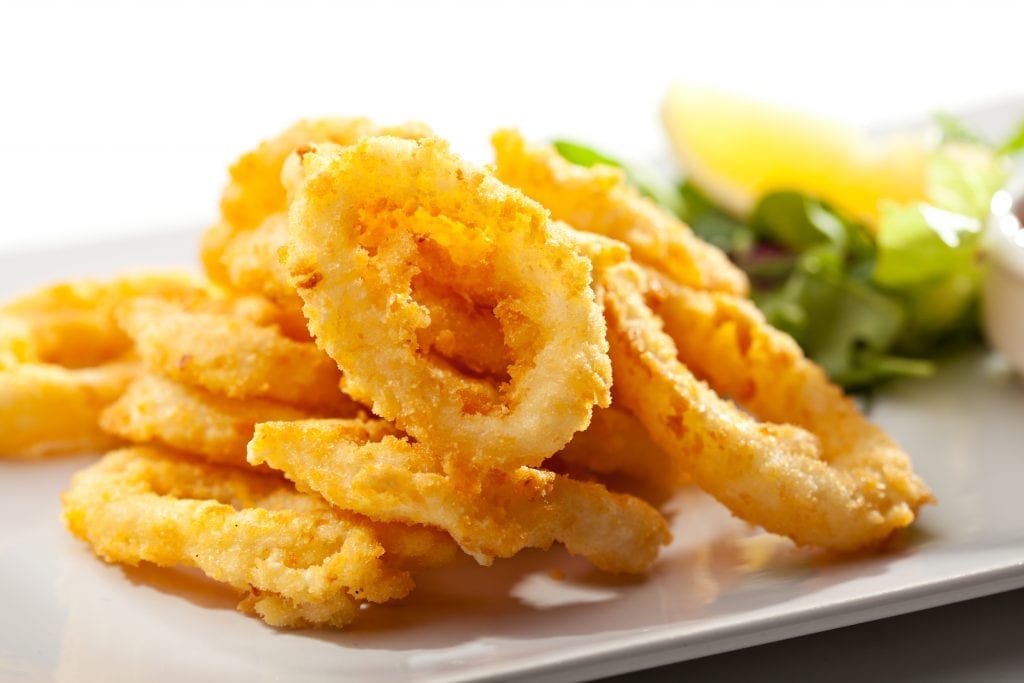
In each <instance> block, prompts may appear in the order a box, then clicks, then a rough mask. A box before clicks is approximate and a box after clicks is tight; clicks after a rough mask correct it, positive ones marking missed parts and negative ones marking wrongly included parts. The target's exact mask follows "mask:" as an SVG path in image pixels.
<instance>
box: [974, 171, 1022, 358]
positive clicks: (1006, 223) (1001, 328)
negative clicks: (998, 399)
mask: <svg viewBox="0 0 1024 683" xmlns="http://www.w3.org/2000/svg"><path fill="white" fill-rule="evenodd" d="M986 252H987V254H988V266H989V268H988V273H987V274H986V277H985V285H984V288H983V290H982V315H983V324H984V328H985V335H986V337H988V340H989V343H990V344H992V346H993V347H994V348H995V349H997V350H998V351H999V352H1000V353H1002V354H1003V355H1004V356H1006V358H1007V359H1008V360H1009V361H1010V363H1011V364H1012V365H1013V366H1014V367H1015V368H1016V369H1017V371H1018V372H1020V373H1024V176H1018V177H1017V178H1016V179H1015V180H1014V181H1012V182H1011V183H1010V184H1009V185H1008V186H1007V188H1006V189H1004V190H1000V191H999V192H997V193H996V195H995V197H993V198H992V210H991V213H990V215H989V220H988V231H987V235H986Z"/></svg>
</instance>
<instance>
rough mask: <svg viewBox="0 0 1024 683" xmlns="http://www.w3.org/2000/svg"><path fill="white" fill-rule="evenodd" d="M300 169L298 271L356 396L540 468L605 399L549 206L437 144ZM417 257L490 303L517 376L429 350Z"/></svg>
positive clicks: (453, 449)
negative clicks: (422, 336) (481, 370)
mask: <svg viewBox="0 0 1024 683" xmlns="http://www.w3.org/2000/svg"><path fill="white" fill-rule="evenodd" d="M291 169H292V171H293V173H292V178H293V180H292V181H291V182H293V183H294V187H295V192H294V195H295V200H294V202H293V204H292V209H291V215H290V219H289V228H290V240H289V244H288V266H289V270H290V272H291V274H292V276H293V278H294V282H295V284H296V285H297V288H298V291H299V294H300V296H301V297H302V299H303V301H304V302H305V306H304V308H303V310H304V312H305V314H306V318H307V319H308V320H309V326H310V331H311V332H312V333H313V335H314V336H315V337H316V339H317V343H318V344H320V345H321V346H322V347H323V348H324V350H326V351H327V353H328V355H330V356H331V357H332V358H334V360H335V361H337V363H338V366H339V367H340V368H341V370H342V374H343V377H344V379H343V382H344V385H343V388H344V389H345V391H346V393H348V394H350V395H351V396H352V397H354V398H355V399H357V400H359V401H362V402H364V403H367V404H368V405H371V407H372V410H373V412H374V413H375V414H377V415H380V416H381V417H384V418H386V419H389V420H394V421H395V422H396V423H397V424H398V426H399V427H400V428H401V429H403V430H405V431H407V432H408V433H409V434H410V435H411V436H413V437H415V438H416V439H417V440H419V441H421V442H424V443H426V444H428V445H434V446H436V447H437V448H438V449H439V452H444V453H450V454H452V455H453V456H455V457H459V458H464V459H467V460H471V461H474V462H475V463H477V464H478V465H479V466H496V467H506V468H509V467H515V466H519V465H537V464H539V463H540V462H541V461H543V460H544V458H546V457H547V456H548V455H550V454H551V453H553V452H554V451H556V450H558V449H559V448H561V447H562V446H564V445H565V444H566V443H567V442H568V441H569V439H570V438H571V437H572V434H573V433H575V432H576V431H578V430H580V429H584V428H586V426H587V424H588V423H589V421H590V413H591V409H592V407H593V406H594V405H606V404H607V403H608V400H609V393H608V390H609V384H610V366H609V363H608V357H607V354H606V341H605V338H604V323H603V321H602V318H601V315H600V308H599V307H598V306H597V304H596V302H595V301H594V295H593V291H592V290H591V288H590V279H591V278H590V274H591V266H590V262H589V261H588V260H587V259H586V258H584V257H583V256H582V255H581V254H580V253H579V251H578V249H577V248H576V247H575V246H574V244H573V242H572V241H571V240H569V239H567V238H565V237H564V235H562V234H561V233H559V232H556V231H554V230H551V229H549V222H548V219H547V214H546V212H545V211H544V209H543V208H542V207H540V206H539V205H538V204H536V203H535V202H532V201H531V200H529V199H527V198H526V197H524V196H523V195H522V194H521V193H519V192H518V191H515V190H512V189H510V188H508V187H506V186H504V185H502V184H501V183H500V182H498V181H497V180H496V179H495V178H493V177H492V176H490V175H488V174H486V173H483V172H481V171H479V170H477V169H475V168H473V167H471V166H469V165H467V164H465V163H464V162H462V161H461V160H460V159H459V158H458V157H456V156H455V155H454V154H452V153H451V152H450V151H449V149H448V146H447V144H446V143H445V142H443V141H442V140H438V139H429V138H428V139H424V140H420V141H419V142H411V141H408V140H402V139H399V138H386V137H379V138H364V139H363V140H362V141H361V142H359V143H357V144H355V145H353V146H351V147H347V148H339V147H337V146H330V145H317V146H313V147H310V148H309V149H307V150H304V152H303V153H302V154H301V155H296V156H295V157H293V165H292V167H291ZM422 254H429V255H430V259H431V260H430V264H431V271H430V272H431V275H432V276H433V277H436V278H437V279H440V280H441V281H442V282H459V283H461V289H460V290H459V291H460V292H461V293H463V294H464V296H466V297H468V298H469V299H471V300H473V301H474V302H475V303H477V304H479V305H481V306H487V307H490V308H491V309H492V310H493V313H494V316H495V317H496V318H497V319H498V321H499V322H500V324H501V328H502V330H503V333H504V340H505V346H506V347H507V349H508V351H509V353H510V355H511V357H512V359H513V361H512V364H511V365H510V366H509V368H508V376H509V381H508V382H502V383H501V384H497V385H496V384H495V383H494V382H490V381H487V380H486V379H482V378H478V377H475V376H471V375H467V374H465V373H463V372H460V371H459V370H458V369H457V368H453V367H452V366H451V364H449V363H446V362H442V361H439V360H438V359H437V358H434V357H433V356H431V355H430V354H425V353H423V352H422V350H421V349H420V346H419V341H418V334H419V331H420V330H422V329H423V328H426V327H429V325H430V311H429V309H427V308H426V307H424V306H423V305H421V304H420V303H419V302H418V301H417V300H416V299H415V297H414V293H413V291H412V280H413V278H414V277H415V275H416V274H417V272H419V271H420V270H421V266H420V265H419V264H420V263H421V261H422ZM554 378H557V381H555V379H554Z"/></svg>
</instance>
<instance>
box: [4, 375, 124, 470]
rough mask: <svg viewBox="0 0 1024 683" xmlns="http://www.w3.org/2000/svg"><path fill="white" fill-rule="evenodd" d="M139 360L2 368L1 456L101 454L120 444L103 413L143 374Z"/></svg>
mask: <svg viewBox="0 0 1024 683" xmlns="http://www.w3.org/2000/svg"><path fill="white" fill-rule="evenodd" d="M138 369H139V365H138V363H137V362H135V361H130V360H126V361H115V362H111V363H107V364H104V365H99V366H97V367H93V368H77V369H69V368H64V367H61V366H59V365H49V364H44V363H19V364H13V365H10V366H8V367H2V366H0V457H17V458H37V457H42V456H47V455H57V454H62V453H76V452H79V453H81V452H85V453H87V452H90V451H94V452H100V451H103V450H106V449H107V448H111V447H113V446H114V445H116V444H117V443H118V442H119V441H120V440H119V439H117V438H115V437H113V436H111V435H110V434H107V433H106V432H104V431H103V430H102V429H100V426H99V416H100V413H101V412H102V411H103V410H104V409H105V408H106V407H107V406H108V405H110V403H112V402H113V401H114V400H116V399H117V397H118V396H120V395H121V393H122V392H123V391H124V389H125V387H126V386H128V384H129V383H130V382H131V381H132V379H133V378H134V377H135V375H136V373H137V372H138Z"/></svg>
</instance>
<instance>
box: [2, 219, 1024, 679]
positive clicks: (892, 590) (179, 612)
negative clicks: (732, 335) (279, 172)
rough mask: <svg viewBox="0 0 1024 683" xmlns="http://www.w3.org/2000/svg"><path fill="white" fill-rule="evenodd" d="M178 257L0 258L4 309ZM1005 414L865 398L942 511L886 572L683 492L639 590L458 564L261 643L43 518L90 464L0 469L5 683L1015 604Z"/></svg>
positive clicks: (625, 649)
mask: <svg viewBox="0 0 1024 683" xmlns="http://www.w3.org/2000/svg"><path fill="white" fill-rule="evenodd" d="M194 243H195V235H192V234H180V235H173V236H167V237H164V238H158V239H146V240H135V241H124V242H121V243H119V244H117V245H116V247H115V248H113V249H112V248H110V247H106V248H100V247H95V248H93V247H90V248H88V249H84V250H83V249H76V250H74V251H71V250H67V251H60V252H50V253H45V254H43V253H40V254H29V255H21V256H18V257H17V258H14V257H5V258H0V296H8V295H10V294H12V293H13V292H14V291H16V289H24V288H26V287H28V286H30V285H31V284H34V283H35V282H38V281H40V280H45V279H49V278H53V277H68V276H72V275H78V274H82V272H83V271H82V270H81V264H83V263H85V264H90V265H89V267H90V268H92V269H93V270H94V271H95V272H110V271H112V270H116V269H117V268H118V267H120V266H124V265H160V264H168V263H177V264H181V263H189V262H190V260H189V258H190V257H188V256H187V254H188V252H189V251H191V245H193V244H194ZM90 252H92V253H90ZM91 256H95V258H90V257H91ZM1021 415H1024V386H1022V382H1021V381H1020V379H1019V378H1017V377H1015V376H1014V375H1013V374H1012V373H1011V372H1010V371H1009V369H1008V367H1007V366H1006V364H1005V362H1003V361H1002V360H1001V359H1000V358H998V357H996V356H971V357H963V358H959V359H956V360H953V361H951V362H949V363H947V364H946V366H944V367H943V369H942V371H941V373H940V374H939V375H938V376H937V377H936V378H934V379H933V380H929V381H923V382H913V383H905V384H902V385H897V386H895V387H892V388H891V389H890V390H888V391H887V392H886V393H885V394H884V395H883V396H881V397H880V398H879V399H878V401H877V402H876V403H875V405H874V407H873V415H872V417H873V418H874V419H876V420H878V421H879V422H881V423H882V424H883V426H885V427H886V428H887V429H888V430H889V431H890V432H891V433H892V434H893V435H894V436H895V437H896V438H897V439H898V440H900V441H901V442H902V444H903V445H904V446H905V447H906V448H907V450H908V451H909V452H910V453H911V454H912V456H913V458H914V461H915V467H916V469H917V470H918V471H919V472H920V473H921V474H922V476H924V478H925V479H926V480H927V481H928V483H929V484H930V485H931V486H932V487H933V489H934V490H935V492H936V494H937V496H938V498H939V500H940V505H939V506H937V507H928V508H927V509H925V510H924V511H923V513H922V515H921V518H920V521H919V523H918V524H917V525H915V526H914V527H913V529H912V530H910V532H909V533H906V534H903V535H901V536H899V537H898V538H896V539H894V541H893V542H892V543H891V547H890V548H889V549H888V551H887V552H886V553H885V554H882V555H878V556H874V557H862V558H855V559H836V558H834V557H830V556H829V555H827V554H825V553H823V552H820V551H816V550H807V549H799V548H795V547H794V546H793V545H792V544H791V543H790V542H788V541H786V540H784V539H780V538H778V537H775V536H771V535H768V534H764V533H760V532H758V531H757V530H755V529H751V528H749V527H747V526H746V525H745V524H743V523H741V522H739V521H737V520H735V519H733V518H731V517H730V515H729V514H728V512H726V511H725V509H724V508H722V507H721V506H719V505H718V504H717V503H715V502H714V501H713V500H711V499H710V498H708V497H707V496H706V495H704V494H703V493H701V492H700V491H697V490H686V491H683V492H681V493H680V494H679V495H678V496H677V497H676V498H674V499H673V500H672V501H670V502H669V504H668V506H667V509H668V511H669V512H670V515H671V517H672V528H673V533H674V535H675V537H676V540H675V542H674V543H673V544H672V545H671V546H670V547H669V548H667V549H666V551H665V552H664V553H663V555H662V557H661V559H660V560H659V561H658V562H657V564H656V565H655V566H654V568H653V571H652V573H651V575H650V576H649V577H648V578H646V579H644V580H624V579H619V578H614V577H609V576H605V575H602V574H600V573H597V572H595V571H594V570H593V569H592V568H591V567H590V565H589V564H588V563H586V562H585V561H578V560H576V559H574V558H571V557H569V556H568V555H566V554H565V553H564V552H561V551H555V552H552V553H538V552H526V553H523V554H522V555H520V556H518V557H516V558H514V559H513V560H509V561H499V562H497V563H496V564H495V565H494V566H493V567H491V568H489V569H486V570H485V569H482V568H480V567H477V566H476V565H474V564H473V563H472V561H470V560H468V559H466V560H465V561H464V562H463V563H462V564H461V565H460V566H459V567H457V568H455V569H454V570H453V569H451V568H447V569H445V570H444V571H441V572H435V573H426V574H423V575H421V577H420V580H419V588H418V589H417V590H416V591H415V592H414V593H413V595H412V596H411V597H410V598H409V599H408V600H406V601H404V602H402V603H401V604H399V605H396V606H390V605H382V606H374V607H372V608H370V609H369V610H368V611H367V613H366V614H365V615H363V617H362V618H361V619H360V620H359V621H358V622H357V623H356V624H354V625H353V626H352V627H351V628H349V629H348V630H345V631H342V632H330V631H308V632H280V631H275V630H274V629H271V628H268V627H266V626H264V625H263V624H262V623H260V622H258V621H256V620H255V619H252V618H249V617H245V616H243V615H241V614H238V613H236V612H235V611H234V605H235V599H234V596H233V595H232V594H230V593H226V592H222V591H221V589H220V588H218V587H217V586H215V585H213V584H211V583H210V582H208V581H207V580H206V579H204V578H203V577H201V576H200V575H198V574H196V573H193V572H186V571H181V572H174V571H162V570H157V569H153V568H148V567H140V568H136V569H124V568H120V567H115V566H107V565H104V564H103V563H101V562H98V561H97V560H96V559H95V558H94V557H93V556H92V555H91V553H90V552H89V551H88V550H87V549H86V548H85V546H84V545H83V544H81V543H79V542H77V541H75V540H74V539H73V538H71V537H70V536H69V535H68V534H67V533H65V532H64V531H63V529H62V528H61V525H60V522H59V517H58V510H59V503H58V496H59V493H60V491H61V490H62V489H63V488H64V487H65V486H66V482H67V480H68V477H69V476H70V474H71V472H73V471H74V470H76V469H78V468H79V467H81V466H82V465H83V464H84V463H85V462H88V461H89V460H90V459H89V458H73V459H62V460H53V461H49V462H43V463H11V462H0V586H3V587H4V591H5V597H4V609H3V610H2V611H0V679H2V680H8V679H17V680H36V679H38V680H52V679H56V680H61V681H64V680H66V681H88V680H148V681H178V680H182V679H188V678H203V679H216V680H221V681H243V680H251V679H259V680H268V679H269V680H273V679H280V680H289V681H325V680H330V681H341V680H354V681H355V680H368V679H371V678H372V679H385V678H386V679H389V680H402V679H408V680H461V679H471V678H473V679H475V678H480V677H486V676H500V677H502V678H508V677H517V676H518V677H523V678H529V679H530V680H542V679H544V678H545V677H547V678H550V679H551V680H569V679H581V678H587V677H593V676H599V675H609V674H613V673H618V672H623V671H628V670H633V669H638V668H642V667H647V666H654V665H657V664H661V663H666V662H670V661H678V660H682V659H688V658H692V657H698V656H702V655H706V654H710V653H713V652H720V651H724V650H729V649H734V648H738V647H744V646H748V645H752V644H756V643H762V642H767V641H770V640H776V639H779V638H784V637H789V636H794V635H799V634H803V633H808V632H812V631H817V630H821V629H825V628H831V627H835V626H839V625H843V624H850V623H854V622H858V621H864V620H868V619H873V618H878V617H882V616H887V615H892V614H897V613H900V612H905V611H909V610H913V609H921V608H924V607H929V606H934V605H938V604H943V603H947V602H952V601H955V600H962V599H967V598H970V597H975V596H979V595H984V594H986V593H992V592H996V591H1000V590H1008V589H1011V588H1014V587H1018V586H1024V497H1022V496H1020V495H1019V483H1020V482H1021V481H1024V458H1022V457H1021V456H1020V451H1021V449H1020V444H1021V443H1024V421H1022V420H1020V416H1021ZM168 653H171V655H170V656H169V654H168Z"/></svg>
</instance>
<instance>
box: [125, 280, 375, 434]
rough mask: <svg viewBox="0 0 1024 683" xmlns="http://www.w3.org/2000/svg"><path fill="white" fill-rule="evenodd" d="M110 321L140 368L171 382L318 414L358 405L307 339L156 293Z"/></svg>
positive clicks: (350, 412) (333, 367)
mask: <svg viewBox="0 0 1024 683" xmlns="http://www.w3.org/2000/svg"><path fill="white" fill-rule="evenodd" d="M117 320H118V323H120V325H121V327H122V328H123V329H124V330H125V331H126V332H127V333H128V335H129V336H130V337H131V338H132V340H133V341H134V343H135V349H136V353H138V355H139V357H140V358H141V359H142V361H143V362H144V363H145V364H146V366H147V367H148V368H149V369H150V370H152V371H154V372H157V373H159V374H161V375H163V376H164V377H167V378H169V379H172V380H174V381H176V382H179V383H182V384H187V385H190V386H195V387H200V388H203V389H206V390H207V391H209V392H211V393H214V394H218V395H220V396H226V397H228V398H234V399H249V398H256V399H267V400H272V401H277V402H280V403H285V404H288V405H293V406H295V407H298V408H304V409H307V410H313V411H319V412H322V413H324V414H331V415H354V414H356V413H357V412H358V411H359V410H360V409H361V406H359V405H358V404H356V403H355V402H354V401H353V400H352V399H351V398H349V397H348V396H346V395H345V394H343V393H342V391H341V389H339V388H338V383H339V382H340V380H341V373H340V372H338V367H337V365H336V364H335V363H334V361H333V360H331V359H330V358H329V357H328V356H327V355H326V354H324V353H323V352H322V351H320V350H319V349H318V348H317V347H316V345H315V344H314V343H313V342H297V341H293V340H291V339H289V338H287V337H285V336H284V335H283V334H282V333H281V332H279V331H278V330H277V329H275V328H274V327H270V326H266V325H258V324H255V323H253V322H250V321H248V320H246V319H244V318H242V317H240V316H236V315H225V314H223V313H219V312H215V313H207V312H202V311H190V310H187V309H186V308H185V307H182V306H181V305H179V304H178V303H176V302H174V301H168V300H165V299H156V298H139V299H135V300H133V301H131V302H129V303H128V304H127V305H126V306H123V307H122V308H121V309H120V310H119V311H118V314H117Z"/></svg>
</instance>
